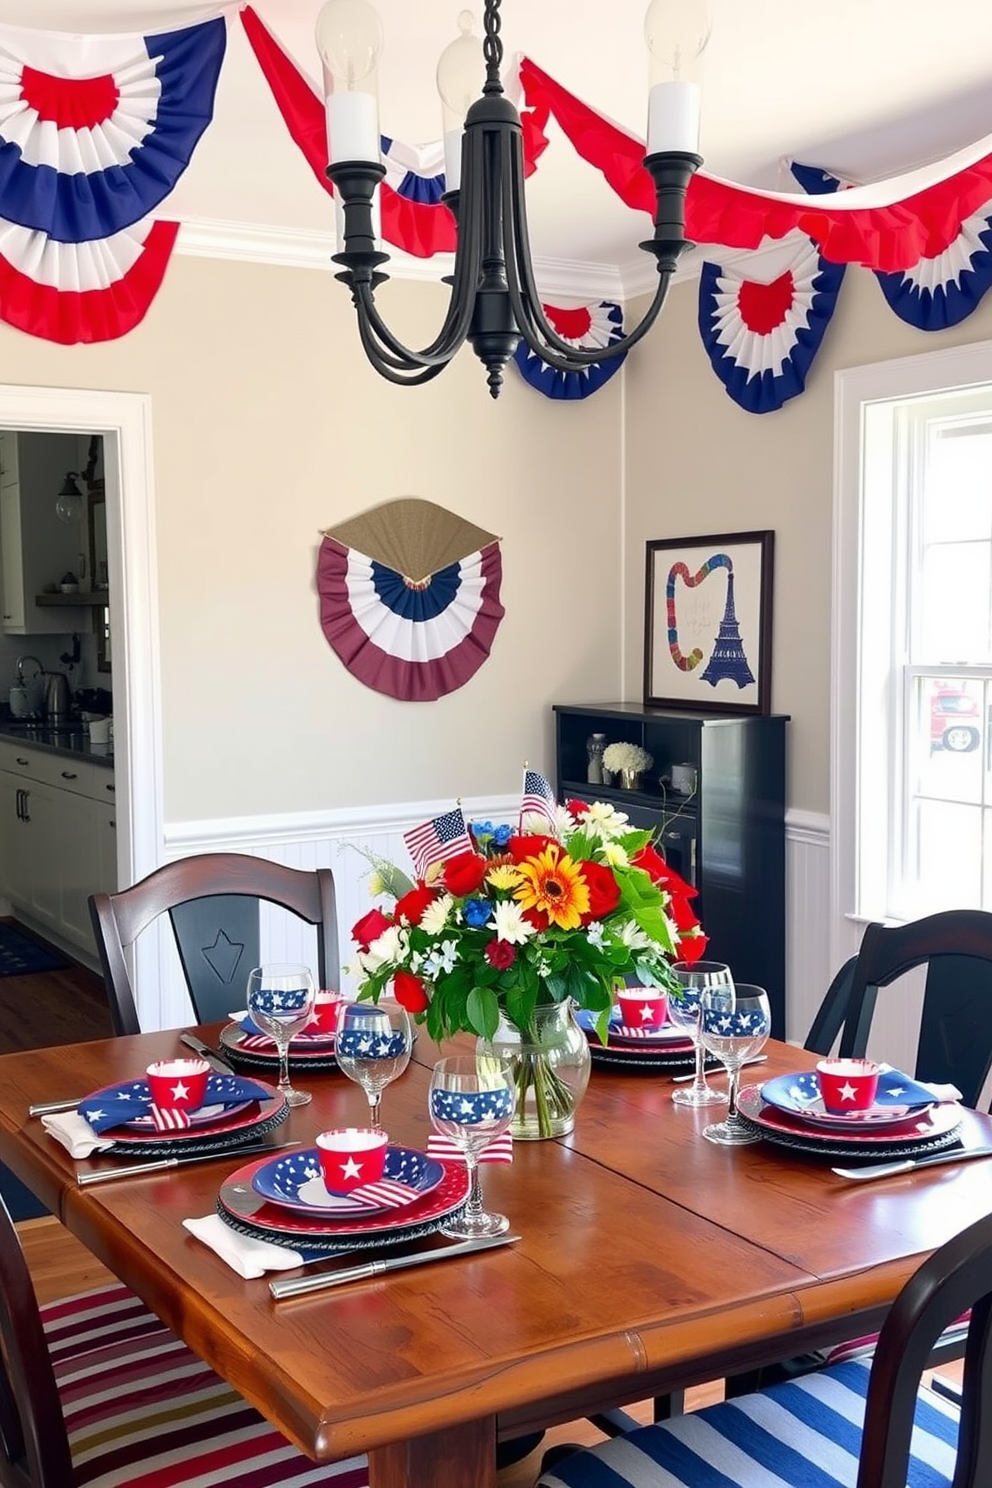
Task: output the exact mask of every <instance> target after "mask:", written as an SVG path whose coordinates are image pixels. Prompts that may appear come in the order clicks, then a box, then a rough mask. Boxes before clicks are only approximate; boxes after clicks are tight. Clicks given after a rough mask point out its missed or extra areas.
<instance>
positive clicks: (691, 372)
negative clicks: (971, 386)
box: [624, 268, 992, 812]
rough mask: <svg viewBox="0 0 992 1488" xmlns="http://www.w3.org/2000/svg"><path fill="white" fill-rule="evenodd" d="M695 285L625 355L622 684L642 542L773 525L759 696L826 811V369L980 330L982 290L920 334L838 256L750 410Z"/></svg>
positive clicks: (799, 802)
mask: <svg viewBox="0 0 992 1488" xmlns="http://www.w3.org/2000/svg"><path fill="white" fill-rule="evenodd" d="M697 298H698V295H697V286H696V285H695V284H686V285H684V286H680V287H679V288H677V289H675V290H674V291H673V293H672V296H671V299H670V302H669V304H668V305H667V307H666V309H665V311H664V312H663V314H662V318H661V322H660V323H659V325H657V326H656V327H655V329H654V330H653V331H652V332H651V334H650V335H649V336H648V338H647V340H646V342H645V343H644V344H643V345H642V347H641V348H640V349H639V350H638V351H636V352H635V353H634V354H633V355H632V356H631V357H630V358H628V361H627V371H626V377H627V388H626V394H627V406H626V423H627V453H626V466H627V512H626V523H627V530H626V573H627V585H626V621H627V634H628V637H629V644H628V645H627V646H626V648H625V656H624V677H625V681H626V688H627V696H628V697H631V698H637V697H640V696H641V686H642V684H641V667H642V650H643V647H642V632H643V606H644V544H645V542H647V541H649V540H650V539H652V538H660V537H685V536H689V535H692V534H696V533H699V534H703V533H707V532H743V531H751V530H756V529H761V528H772V529H773V530H774V532H775V588H774V612H773V614H774V625H773V629H774V634H773V641H772V709H773V711H774V712H776V713H788V714H790V715H791V717H792V723H791V724H790V727H789V787H788V804H789V806H790V807H793V808H800V809H803V810H806V811H814V812H827V811H829V809H830V780H829V748H830V582H831V574H830V564H831V525H832V508H833V381H834V379H833V374H834V372H835V371H836V370H837V369H838V368H843V367H852V366H861V365H864V364H866V363H870V362H879V361H885V360H888V359H890V358H893V357H903V356H916V355H919V354H920V353H921V352H925V351H927V350H938V349H941V348H944V347H947V346H954V345H960V344H963V343H965V342H970V341H980V340H984V339H986V338H988V337H989V336H990V335H992V295H989V296H987V297H986V299H985V300H984V301H983V302H982V304H981V305H979V307H978V309H977V310H976V311H975V313H974V314H973V315H971V316H970V317H969V318H968V319H967V320H966V321H965V322H964V323H963V324H962V325H961V326H958V327H957V328H956V329H954V330H950V331H941V332H934V333H924V332H921V331H917V330H914V329H913V328H912V327H910V326H908V325H906V324H905V323H904V322H903V321H901V320H899V319H898V317H897V316H896V315H894V314H893V312H892V311H891V310H890V309H889V307H888V305H887V303H886V301H885V300H884V299H883V297H882V293H881V290H880V289H879V286H878V283H877V281H876V279H875V276H874V275H873V274H871V273H869V272H868V271H867V270H864V269H859V268H850V269H848V272H847V275H846V276H845V280H844V284H843V286H842V289H841V294H840V298H839V302H838V306H837V311H836V313H835V315H834V318H833V321H832V322H831V324H830V326H829V327H828V329H827V334H826V338H825V340H824V344H823V346H822V348H821V350H820V354H819V356H818V357H817V359H816V361H815V362H814V364H813V367H812V370H811V373H810V376H809V379H808V382H807V386H806V391H805V392H804V393H802V394H801V395H800V396H799V397H798V398H794V399H793V400H792V401H791V402H789V403H787V404H786V405H785V407H784V408H782V409H780V410H779V411H778V412H776V413H769V414H763V415H760V416H757V415H754V414H750V413H744V412H743V411H742V410H741V409H740V408H739V407H738V406H737V404H736V403H734V402H732V401H731V399H730V398H729V397H728V396H727V394H726V392H725V391H724V388H723V384H722V383H721V382H720V381H718V379H717V377H716V375H715V374H714V372H713V370H712V368H711V366H710V363H709V360H708V358H707V356H706V353H705V351H704V349H703V345H702V342H701V340H700V337H699V331H698V326H697V319H696V317H697ZM636 309H637V307H633V308H632V311H631V315H632V317H633V315H634V314H635V313H636Z"/></svg>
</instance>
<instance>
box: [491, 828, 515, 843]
mask: <svg viewBox="0 0 992 1488" xmlns="http://www.w3.org/2000/svg"><path fill="white" fill-rule="evenodd" d="M512 836H513V828H512V827H508V826H506V825H505V824H504V825H503V826H501V827H497V828H496V830H495V831H494V832H493V841H494V842H495V844H496V846H497V847H505V846H506V844H507V843H508V842H509V840H510V838H511V837H512Z"/></svg>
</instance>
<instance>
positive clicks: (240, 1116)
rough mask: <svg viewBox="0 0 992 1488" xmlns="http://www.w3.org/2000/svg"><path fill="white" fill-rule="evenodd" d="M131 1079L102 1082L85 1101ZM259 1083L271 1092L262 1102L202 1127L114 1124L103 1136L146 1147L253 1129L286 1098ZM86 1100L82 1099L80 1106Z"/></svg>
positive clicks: (198, 1140)
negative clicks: (151, 1128) (153, 1128)
mask: <svg viewBox="0 0 992 1488" xmlns="http://www.w3.org/2000/svg"><path fill="white" fill-rule="evenodd" d="M129 1083H130V1081H127V1080H115V1081H113V1083H112V1084H110V1085H101V1086H100V1088H99V1090H94V1091H92V1092H91V1094H90V1095H88V1096H86V1097H85V1100H87V1101H90V1100H96V1099H98V1098H99V1097H100V1096H101V1095H102V1094H103V1093H104V1091H107V1090H117V1089H118V1088H119V1086H121V1085H127V1084H129ZM257 1084H259V1085H265V1088H266V1090H271V1092H272V1094H271V1095H270V1096H267V1097H266V1099H265V1100H262V1101H257V1100H254V1101H246V1102H245V1104H244V1105H243V1106H239V1107H237V1109H236V1110H233V1111H228V1112H227V1114H226V1115H225V1116H221V1117H218V1119H217V1120H216V1121H211V1122H207V1123H205V1124H204V1125H202V1126H191V1127H185V1128H183V1129H182V1130H181V1131H164V1132H160V1131H148V1130H147V1128H145V1129H140V1130H138V1131H135V1130H134V1129H133V1128H132V1129H131V1130H129V1129H128V1128H127V1127H126V1126H119V1127H112V1128H111V1129H110V1130H109V1131H106V1132H104V1133H103V1134H102V1135H103V1139H104V1140H105V1141H111V1142H122V1143H123V1142H137V1143H139V1144H140V1145H141V1146H143V1147H146V1146H147V1145H148V1144H149V1142H154V1143H156V1144H157V1143H160V1142H183V1141H186V1142H202V1141H203V1139H204V1138H205V1137H212V1136H221V1135H222V1134H223V1133H225V1132H233V1131H241V1130H250V1128H251V1127H253V1126H258V1125H260V1124H261V1123H262V1122H263V1121H268V1120H269V1118H270V1117H271V1116H272V1115H273V1114H274V1113H275V1112H276V1111H278V1110H279V1109H280V1108H281V1107H282V1106H283V1105H284V1104H285V1098H284V1097H283V1096H282V1095H281V1094H280V1093H279V1091H278V1090H276V1089H275V1087H274V1086H271V1085H266V1083H265V1081H264V1080H259V1081H257ZM83 1103H84V1102H83V1101H80V1103H79V1104H80V1105H82V1104H83Z"/></svg>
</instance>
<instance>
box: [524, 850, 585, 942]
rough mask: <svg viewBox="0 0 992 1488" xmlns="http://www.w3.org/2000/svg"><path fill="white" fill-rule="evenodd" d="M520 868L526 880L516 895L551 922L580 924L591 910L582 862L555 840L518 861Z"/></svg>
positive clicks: (568, 926) (572, 926) (570, 926)
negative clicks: (573, 859)
mask: <svg viewBox="0 0 992 1488" xmlns="http://www.w3.org/2000/svg"><path fill="white" fill-rule="evenodd" d="M517 872H518V874H519V875H520V878H521V879H522V880H523V882H522V883H521V884H520V887H519V888H518V889H516V890H515V891H514V895H513V897H514V899H517V900H519V901H520V904H521V905H522V906H523V908H524V909H530V910H536V911H537V912H538V913H539V914H545V915H547V917H548V923H549V924H551V925H560V926H561V928H562V930H577V929H578V928H579V926H580V925H581V924H582V916H583V915H584V914H588V912H589V889H588V887H587V886H586V883H585V881H584V879H583V877H582V870H581V868H580V867H579V865H578V864H577V863H573V862H572V859H571V858H570V857H569V856H568V854H567V853H565V852H562V850H561V848H560V847H559V846H558V844H557V843H556V842H549V843H548V845H547V847H545V848H544V849H543V850H542V851H541V852H539V853H538V855H537V856H536V857H534V858H525V859H524V861H523V862H522V863H518V864H517Z"/></svg>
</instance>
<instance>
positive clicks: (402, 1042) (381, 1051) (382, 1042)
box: [334, 997, 413, 1131]
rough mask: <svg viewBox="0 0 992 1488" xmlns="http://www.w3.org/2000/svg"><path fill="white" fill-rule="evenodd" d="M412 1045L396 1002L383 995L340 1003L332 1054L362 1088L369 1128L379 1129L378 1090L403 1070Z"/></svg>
mask: <svg viewBox="0 0 992 1488" xmlns="http://www.w3.org/2000/svg"><path fill="white" fill-rule="evenodd" d="M412 1048H413V1026H412V1024H411V1022H410V1016H409V1014H408V1013H407V1011H406V1009H405V1008H402V1007H400V1005H399V1003H398V1002H392V1001H390V1000H389V998H385V997H384V998H380V1000H379V1001H378V1002H375V1003H373V1002H345V1003H342V1004H341V1007H340V1009H339V1010H338V1027H337V1037H336V1039H335V1042H334V1057H335V1059H336V1060H337V1063H338V1067H339V1068H340V1070H341V1073H342V1074H344V1075H347V1076H348V1079H349V1080H354V1082H355V1084H356V1085H360V1086H361V1087H362V1089H363V1090H364V1091H365V1095H366V1099H367V1100H368V1103H369V1125H370V1126H371V1127H372V1130H373V1131H382V1125H381V1123H380V1119H379V1111H380V1106H381V1103H382V1092H383V1091H384V1090H385V1088H386V1086H387V1085H391V1084H392V1082H393V1081H394V1080H397V1079H399V1077H400V1075H401V1074H402V1073H403V1071H404V1070H405V1069H406V1067H407V1065H408V1064H409V1063H410V1051H411V1050H412Z"/></svg>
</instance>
